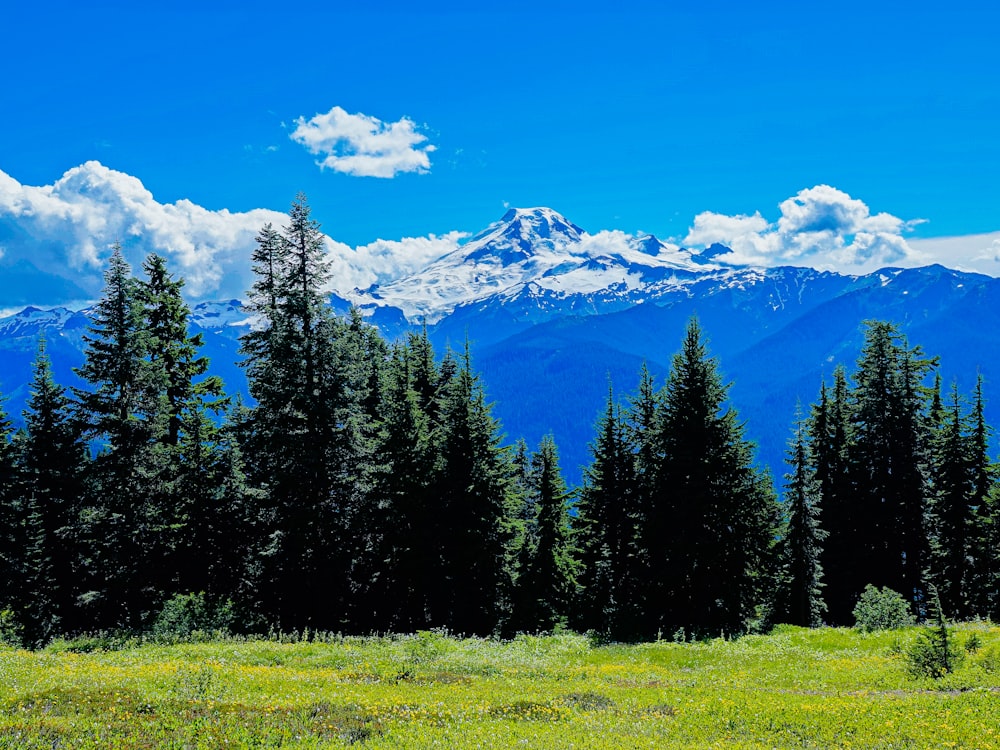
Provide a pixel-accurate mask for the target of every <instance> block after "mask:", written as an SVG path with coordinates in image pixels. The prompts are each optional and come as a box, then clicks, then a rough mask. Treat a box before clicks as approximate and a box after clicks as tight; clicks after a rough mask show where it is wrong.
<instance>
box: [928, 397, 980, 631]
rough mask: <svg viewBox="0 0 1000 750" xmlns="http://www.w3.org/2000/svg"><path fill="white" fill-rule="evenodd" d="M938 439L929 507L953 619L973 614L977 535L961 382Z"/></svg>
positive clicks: (942, 587)
mask: <svg viewBox="0 0 1000 750" xmlns="http://www.w3.org/2000/svg"><path fill="white" fill-rule="evenodd" d="M937 418H938V431H937V433H936V434H935V440H934V446H933V448H934V461H933V463H932V472H933V487H934V491H933V495H932V497H931V502H930V506H929V517H930V532H931V557H930V567H931V575H932V578H933V579H934V580H935V582H936V587H937V591H938V595H939V597H940V606H941V607H943V608H944V611H946V612H948V613H949V614H951V615H952V616H953V617H960V618H964V617H967V616H968V615H969V613H970V611H971V603H970V601H969V597H970V594H971V592H970V590H969V587H970V584H971V578H972V570H971V552H972V550H971V544H970V537H971V536H972V533H973V513H974V512H975V507H974V506H973V479H974V476H973V472H972V456H971V454H970V450H969V449H970V445H969V440H968V438H967V436H966V430H965V419H964V416H963V414H962V409H961V401H960V399H959V395H958V385H957V383H953V384H952V389H951V397H950V399H949V404H948V407H947V409H945V408H944V407H941V408H940V412H939V414H938V415H937Z"/></svg>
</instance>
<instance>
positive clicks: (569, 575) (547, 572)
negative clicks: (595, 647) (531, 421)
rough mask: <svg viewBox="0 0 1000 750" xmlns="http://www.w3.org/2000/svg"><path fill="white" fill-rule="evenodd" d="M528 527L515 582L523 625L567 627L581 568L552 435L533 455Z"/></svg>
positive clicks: (517, 614) (518, 617) (517, 615)
mask: <svg viewBox="0 0 1000 750" xmlns="http://www.w3.org/2000/svg"><path fill="white" fill-rule="evenodd" d="M528 493H529V505H528V507H529V508H530V510H531V513H530V518H529V521H530V524H531V527H532V528H533V533H531V534H529V535H526V538H525V554H524V555H523V556H522V561H523V567H522V569H521V570H520V571H519V576H518V580H517V596H516V602H517V603H518V604H519V605H520V607H519V609H520V611H519V612H517V611H516V612H515V619H516V622H517V623H518V625H519V627H520V628H521V629H524V630H528V631H539V630H542V631H548V630H552V629H553V628H556V627H560V626H565V625H566V623H567V620H568V616H569V610H570V606H571V602H572V599H573V597H574V594H575V591H576V575H577V571H578V568H579V565H578V563H577V560H576V557H575V545H574V543H573V538H572V531H571V529H570V515H569V500H570V498H571V497H572V495H571V493H569V492H567V489H566V483H565V482H564V481H563V478H562V474H561V472H560V470H559V452H558V449H557V448H556V444H555V441H554V440H553V438H552V437H551V436H550V435H549V436H546V437H544V438H542V442H541V445H540V446H539V448H538V450H537V451H536V452H535V453H534V455H532V457H531V471H530V474H529V481H528Z"/></svg>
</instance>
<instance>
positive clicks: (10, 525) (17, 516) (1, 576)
mask: <svg viewBox="0 0 1000 750" xmlns="http://www.w3.org/2000/svg"><path fill="white" fill-rule="evenodd" d="M13 432H14V430H13V427H12V426H11V422H10V419H9V418H8V417H7V412H6V411H5V410H4V408H3V400H2V399H0V611H3V610H5V609H11V610H13V609H14V608H15V607H16V608H20V606H21V602H22V596H23V593H24V568H23V564H24V560H23V556H24V544H25V540H24V533H23V503H22V495H23V493H22V487H21V477H20V470H19V467H18V464H17V460H16V455H15V448H14V445H13V443H12V441H11V437H12V435H13Z"/></svg>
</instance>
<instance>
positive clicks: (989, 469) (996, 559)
mask: <svg viewBox="0 0 1000 750" xmlns="http://www.w3.org/2000/svg"><path fill="white" fill-rule="evenodd" d="M969 427H970V432H969V435H968V436H967V442H968V459H969V473H970V482H971V487H970V497H969V506H970V528H969V583H968V589H969V590H968V596H969V608H970V612H969V614H970V616H978V617H983V618H986V617H996V616H997V615H1000V611H998V610H997V605H998V604H1000V601H998V600H1000V593H998V584H1000V577H998V576H1000V518H998V517H997V511H998V506H997V505H996V504H995V499H994V492H995V490H996V488H997V481H996V480H997V468H996V465H995V464H994V463H993V462H992V461H991V460H990V457H989V447H990V440H991V437H992V430H991V429H990V426H989V425H988V424H987V423H986V416H985V398H984V396H983V376H982V374H981V373H980V374H979V375H978V376H977V378H976V389H975V393H974V396H973V404H972V414H971V415H970V419H969Z"/></svg>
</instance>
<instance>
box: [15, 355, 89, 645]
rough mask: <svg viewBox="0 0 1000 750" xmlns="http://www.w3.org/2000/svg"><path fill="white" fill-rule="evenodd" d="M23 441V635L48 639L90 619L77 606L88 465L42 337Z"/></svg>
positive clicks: (40, 641)
mask: <svg viewBox="0 0 1000 750" xmlns="http://www.w3.org/2000/svg"><path fill="white" fill-rule="evenodd" d="M33 369H34V373H33V377H32V381H31V385H30V395H29V397H28V402H27V409H25V411H24V423H25V432H24V436H23V441H22V446H21V451H20V452H21V463H22V467H23V481H24V495H25V497H26V498H27V502H28V504H29V506H28V507H27V508H26V511H27V515H26V518H25V523H26V527H27V528H26V531H27V535H28V537H29V538H28V540H27V542H28V546H27V548H26V553H27V554H26V562H27V566H26V567H27V573H28V586H27V588H28V597H27V602H26V603H27V607H26V611H25V623H24V626H25V637H26V639H27V640H28V642H30V643H33V644H44V643H45V642H47V641H48V640H50V639H51V638H52V637H53V636H55V635H56V634H60V633H73V632H77V631H79V630H81V629H83V628H84V627H85V626H86V623H85V622H83V621H81V620H80V619H79V618H78V617H77V611H76V608H75V601H76V597H77V596H78V595H79V594H80V593H81V592H80V590H79V576H78V568H79V563H80V555H81V549H80V544H79V538H78V533H77V529H78V525H79V521H80V512H81V509H82V507H81V506H82V501H83V476H84V472H85V470H86V463H85V446H84V444H83V441H82V439H81V435H80V426H79V424H78V423H77V421H76V420H75V419H74V417H73V413H72V403H71V401H70V399H69V397H68V396H67V394H66V390H65V389H64V388H63V387H62V386H59V385H58V384H57V383H56V382H55V380H54V378H53V375H52V364H51V361H50V359H49V356H48V353H47V347H46V341H45V338H44V337H42V338H40V339H39V344H38V354H37V356H36V358H35V362H34V368H33Z"/></svg>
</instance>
